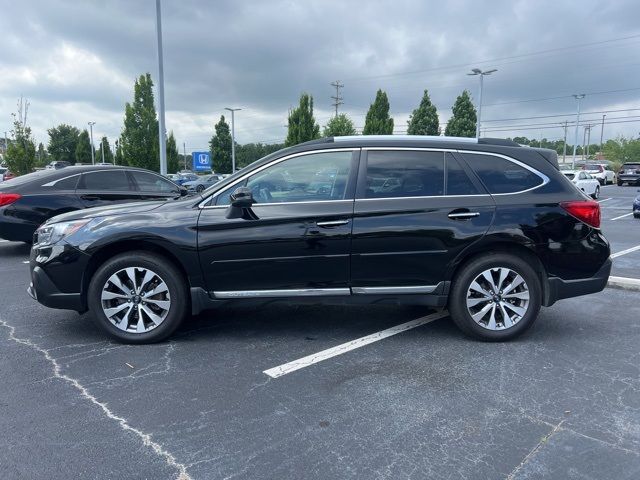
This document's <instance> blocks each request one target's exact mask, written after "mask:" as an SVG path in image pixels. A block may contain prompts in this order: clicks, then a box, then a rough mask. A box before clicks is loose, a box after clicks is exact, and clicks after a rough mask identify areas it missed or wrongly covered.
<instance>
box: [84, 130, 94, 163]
mask: <svg viewBox="0 0 640 480" xmlns="http://www.w3.org/2000/svg"><path fill="white" fill-rule="evenodd" d="M88 124H89V130H91V165H95V164H96V156H95V153H94V152H93V126H94V125H95V124H96V122H88ZM85 132H86V130H85Z"/></svg>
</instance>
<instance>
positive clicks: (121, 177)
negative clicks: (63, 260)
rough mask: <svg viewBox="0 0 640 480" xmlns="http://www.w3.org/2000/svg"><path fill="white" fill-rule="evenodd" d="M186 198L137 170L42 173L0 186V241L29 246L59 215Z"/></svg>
mask: <svg viewBox="0 0 640 480" xmlns="http://www.w3.org/2000/svg"><path fill="white" fill-rule="evenodd" d="M186 193H187V190H186V189H185V188H182V187H180V186H179V185H176V184H175V183H173V182H172V181H170V180H168V179H166V178H164V177H162V176H160V175H158V174H157V173H155V172H150V171H149V170H143V169H141V168H132V167H113V166H104V165H103V166H73V167H65V168H63V169H57V170H56V169H47V170H40V171H37V172H33V173H29V174H27V175H22V176H20V177H15V178H13V179H12V180H8V181H6V182H2V183H0V238H4V239H5V240H10V241H20V242H26V243H31V240H32V238H33V233H34V232H35V231H36V229H37V228H38V227H39V226H40V225H42V224H43V223H44V222H45V221H46V220H48V219H50V218H51V217H54V216H56V215H60V214H62V213H66V212H71V211H74V210H80V209H84V208H91V207H97V206H104V205H112V204H114V203H125V202H134V201H137V200H161V199H171V198H174V197H179V196H181V195H186Z"/></svg>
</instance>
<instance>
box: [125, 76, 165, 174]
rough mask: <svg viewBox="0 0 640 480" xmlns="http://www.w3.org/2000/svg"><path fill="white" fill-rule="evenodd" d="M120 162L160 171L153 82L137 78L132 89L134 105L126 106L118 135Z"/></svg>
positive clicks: (148, 78)
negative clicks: (120, 132) (121, 160)
mask: <svg viewBox="0 0 640 480" xmlns="http://www.w3.org/2000/svg"><path fill="white" fill-rule="evenodd" d="M119 146H120V149H121V150H122V152H121V155H122V157H123V163H126V164H127V165H132V166H135V167H142V168H147V169H149V170H155V171H159V170H160V155H159V145H158V119H157V116H156V109H155V106H154V104H153V81H152V80H151V75H150V74H149V73H147V74H145V75H140V78H138V79H137V80H136V82H135V85H134V88H133V103H131V104H130V103H127V104H126V105H125V113H124V128H123V129H122V134H121V136H120V145H119Z"/></svg>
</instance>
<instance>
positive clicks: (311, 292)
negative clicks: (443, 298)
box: [213, 282, 442, 299]
mask: <svg viewBox="0 0 640 480" xmlns="http://www.w3.org/2000/svg"><path fill="white" fill-rule="evenodd" d="M441 283H442V282H440V283H438V284H437V285H415V286H413V285H412V286H402V287H352V288H348V287H345V288H293V289H282V290H227V291H222V292H213V296H214V297H215V298H217V299H231V298H277V297H326V296H329V297H331V296H348V295H388V294H399V295H401V294H427V293H433V292H435V291H436V289H437V288H438V287H439V286H440V284H441Z"/></svg>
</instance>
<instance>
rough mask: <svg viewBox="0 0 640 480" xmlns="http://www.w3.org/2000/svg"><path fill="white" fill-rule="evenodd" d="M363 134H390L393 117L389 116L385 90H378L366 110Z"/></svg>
mask: <svg viewBox="0 0 640 480" xmlns="http://www.w3.org/2000/svg"><path fill="white" fill-rule="evenodd" d="M362 134H363V135H392V134H393V118H391V117H390V116H389V99H388V98H387V94H386V92H383V91H382V90H378V91H377V93H376V99H375V100H374V101H373V103H372V104H371V106H370V107H369V111H368V112H367V118H366V119H365V121H364V130H363V131H362Z"/></svg>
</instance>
